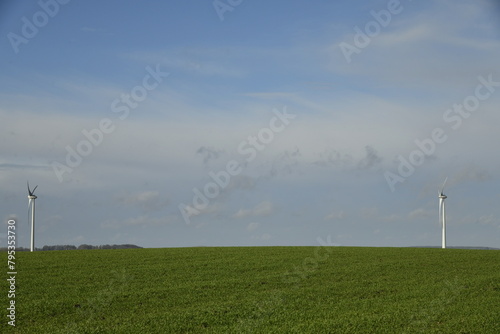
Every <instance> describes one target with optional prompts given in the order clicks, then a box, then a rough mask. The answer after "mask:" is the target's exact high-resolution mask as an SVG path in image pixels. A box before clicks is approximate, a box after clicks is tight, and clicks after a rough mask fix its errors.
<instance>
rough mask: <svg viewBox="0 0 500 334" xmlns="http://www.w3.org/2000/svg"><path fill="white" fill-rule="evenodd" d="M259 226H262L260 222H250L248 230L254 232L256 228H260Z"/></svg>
mask: <svg viewBox="0 0 500 334" xmlns="http://www.w3.org/2000/svg"><path fill="white" fill-rule="evenodd" d="M259 226H260V224H259V223H250V224H248V226H247V231H248V232H253V231H255V230H256V229H258V228H259Z"/></svg>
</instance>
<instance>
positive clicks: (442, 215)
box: [438, 178, 448, 248]
mask: <svg viewBox="0 0 500 334" xmlns="http://www.w3.org/2000/svg"><path fill="white" fill-rule="evenodd" d="M447 180H448V178H446V179H445V180H444V183H443V186H442V187H441V191H440V192H439V196H438V197H439V224H440V225H441V229H442V231H441V233H442V235H441V248H446V210H445V205H444V200H445V199H446V198H448V197H447V196H446V195H445V194H444V193H443V191H444V186H445V184H446V181H447Z"/></svg>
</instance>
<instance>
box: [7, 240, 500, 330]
mask: <svg viewBox="0 0 500 334" xmlns="http://www.w3.org/2000/svg"><path fill="white" fill-rule="evenodd" d="M4 254H6V253H4ZM16 257H17V259H16V260H17V276H16V297H15V301H16V322H15V324H16V326H15V327H13V326H10V325H8V323H7V322H8V318H7V317H6V314H7V311H6V308H7V307H8V303H9V301H8V300H7V292H8V289H9V287H8V283H7V281H6V280H5V279H3V280H2V283H1V285H0V288H1V289H2V298H1V299H0V300H1V302H2V305H3V306H2V309H3V310H4V311H3V313H4V315H3V316H2V319H3V321H2V324H1V325H0V332H2V333H37V334H40V333H65V334H66V333H454V334H456V333H492V334H493V333H495V334H496V333H500V252H499V251H494V250H458V249H445V250H443V249H426V248H361V247H227V248H170V249H169V248H164V249H125V250H72V251H51V252H35V253H27V252H18V253H17V255H16ZM5 258H6V255H5ZM5 262H6V261H5ZM6 272H7V270H5V273H4V275H6Z"/></svg>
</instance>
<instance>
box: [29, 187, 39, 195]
mask: <svg viewBox="0 0 500 334" xmlns="http://www.w3.org/2000/svg"><path fill="white" fill-rule="evenodd" d="M36 188H38V186H35V188H33V190H32V191H31V193H32V194H34V193H35V190H36Z"/></svg>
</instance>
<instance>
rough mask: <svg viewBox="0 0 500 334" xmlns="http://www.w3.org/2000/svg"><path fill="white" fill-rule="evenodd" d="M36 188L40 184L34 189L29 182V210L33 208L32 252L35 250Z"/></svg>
mask: <svg viewBox="0 0 500 334" xmlns="http://www.w3.org/2000/svg"><path fill="white" fill-rule="evenodd" d="M36 188H38V186H36V187H35V188H33V190H30V184H29V182H28V200H29V201H28V212H29V211H30V209H31V247H30V251H31V252H33V251H34V250H35V200H36V199H37V197H36V196H35V189H36Z"/></svg>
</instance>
